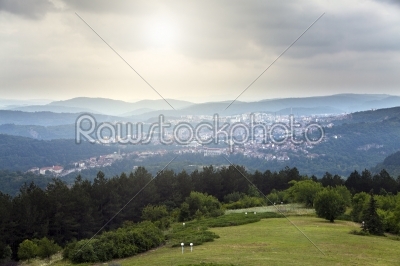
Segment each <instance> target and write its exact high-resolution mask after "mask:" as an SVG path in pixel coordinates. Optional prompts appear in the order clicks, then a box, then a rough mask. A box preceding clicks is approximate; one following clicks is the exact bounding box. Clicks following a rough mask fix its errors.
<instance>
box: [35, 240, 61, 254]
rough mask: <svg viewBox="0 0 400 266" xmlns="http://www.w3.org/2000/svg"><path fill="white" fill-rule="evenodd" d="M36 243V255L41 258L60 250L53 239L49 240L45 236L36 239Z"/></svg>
mask: <svg viewBox="0 0 400 266" xmlns="http://www.w3.org/2000/svg"><path fill="white" fill-rule="evenodd" d="M36 242H37V245H38V250H37V255H38V256H39V257H40V258H41V259H46V258H47V259H48V258H50V256H52V255H54V254H56V253H57V252H58V251H60V250H61V247H60V246H59V245H57V244H56V243H54V240H49V239H48V238H47V237H43V238H42V239H40V240H38V241H36Z"/></svg>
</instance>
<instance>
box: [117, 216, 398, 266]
mask: <svg viewBox="0 0 400 266" xmlns="http://www.w3.org/2000/svg"><path fill="white" fill-rule="evenodd" d="M289 219H290V220H291V221H292V222H293V223H294V224H295V225H296V226H297V227H298V228H300V229H301V230H302V231H303V232H304V234H306V235H307V236H308V237H309V238H310V239H311V240H312V241H313V242H314V243H315V244H316V245H317V246H318V248H319V249H321V251H322V252H323V253H324V254H322V253H321V252H320V251H319V250H318V249H317V248H316V247H314V245H313V244H312V243H310V242H309V241H308V240H307V238H306V237H305V236H304V235H303V234H302V233H301V232H299V231H298V230H297V229H296V228H295V227H294V226H293V225H292V224H291V223H290V222H289V221H288V220H286V219H283V218H270V219H263V220H261V221H259V222H256V223H251V224H246V225H240V226H232V227H221V228H210V229H209V230H210V231H213V232H215V233H216V234H218V235H219V236H220V238H219V239H216V240H215V241H214V242H209V243H205V244H203V245H200V246H195V247H193V252H190V247H189V243H185V249H184V254H182V251H181V248H180V247H176V248H171V247H169V246H168V247H167V246H165V247H161V248H158V249H155V250H152V251H149V252H147V253H144V254H141V255H138V256H135V257H131V258H127V259H123V260H119V261H117V262H116V263H119V264H122V266H133V265H157V266H161V265H187V264H199V263H201V262H205V263H219V264H225V265H243V266H244V265H400V241H394V240H390V239H388V238H387V237H374V236H356V235H352V234H349V232H350V230H352V229H358V228H359V225H357V224H355V223H352V222H347V221H336V222H335V223H334V224H331V223H329V222H326V221H325V220H322V219H319V218H315V217H307V216H290V217H289Z"/></svg>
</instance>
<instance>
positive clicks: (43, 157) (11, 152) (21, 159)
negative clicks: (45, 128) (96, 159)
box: [0, 134, 116, 171]
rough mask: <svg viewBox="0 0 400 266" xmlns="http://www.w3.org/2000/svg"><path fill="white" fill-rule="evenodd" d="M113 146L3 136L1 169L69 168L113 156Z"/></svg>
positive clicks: (0, 143)
mask: <svg viewBox="0 0 400 266" xmlns="http://www.w3.org/2000/svg"><path fill="white" fill-rule="evenodd" d="M115 150H116V148H115V147H112V146H102V145H93V144H90V143H87V142H82V143H81V144H79V145H78V144H76V143H75V140H62V139H60V140H51V141H44V140H35V139H30V138H25V137H17V136H10V135H4V134H0V170H1V169H8V170H12V171H16V170H20V171H26V170H28V169H30V168H32V167H45V166H53V165H67V164H69V163H71V162H74V161H79V160H82V159H87V158H89V157H92V156H99V155H101V154H109V153H112V152H114V151H115Z"/></svg>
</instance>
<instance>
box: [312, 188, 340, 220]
mask: <svg viewBox="0 0 400 266" xmlns="http://www.w3.org/2000/svg"><path fill="white" fill-rule="evenodd" d="M314 208H315V212H316V213H317V215H318V217H321V218H325V219H326V220H329V221H330V222H331V223H333V222H334V221H335V219H336V218H337V217H338V216H339V215H342V214H343V213H344V212H345V211H346V201H345V200H344V199H343V197H342V196H341V195H340V193H339V192H338V191H337V190H336V189H334V188H331V187H327V188H325V189H323V190H322V191H320V192H318V193H317V195H316V196H315V199H314Z"/></svg>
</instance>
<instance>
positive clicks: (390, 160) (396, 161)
mask: <svg viewBox="0 0 400 266" xmlns="http://www.w3.org/2000/svg"><path fill="white" fill-rule="evenodd" d="M381 169H385V170H386V171H387V172H388V173H389V174H390V175H392V176H395V177H399V176H400V151H398V152H395V153H393V154H391V155H389V156H388V157H386V158H385V160H383V162H382V163H379V164H377V166H376V167H374V168H373V169H372V171H373V172H379V171H380V170H381Z"/></svg>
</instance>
